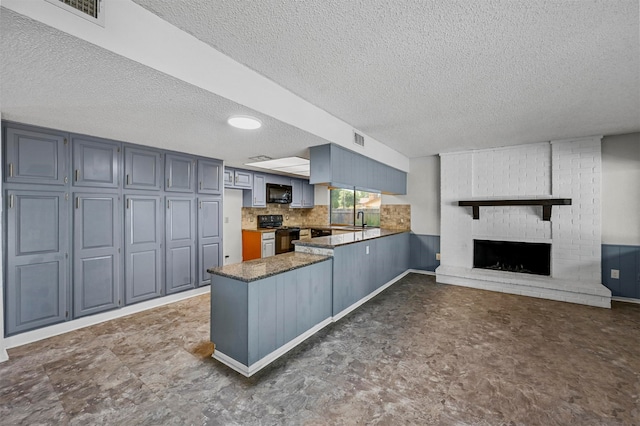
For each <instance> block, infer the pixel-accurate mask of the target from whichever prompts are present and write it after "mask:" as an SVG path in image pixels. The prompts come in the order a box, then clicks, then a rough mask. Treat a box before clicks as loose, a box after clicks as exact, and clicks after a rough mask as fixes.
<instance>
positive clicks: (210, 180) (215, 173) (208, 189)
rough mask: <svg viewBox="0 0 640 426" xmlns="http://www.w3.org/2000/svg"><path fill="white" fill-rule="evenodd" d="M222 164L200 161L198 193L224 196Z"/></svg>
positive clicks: (219, 162)
mask: <svg viewBox="0 0 640 426" xmlns="http://www.w3.org/2000/svg"><path fill="white" fill-rule="evenodd" d="M222 169H223V167H222V162H221V161H208V160H198V192H199V193H201V194H215V195H219V194H222V179H223V178H222Z"/></svg>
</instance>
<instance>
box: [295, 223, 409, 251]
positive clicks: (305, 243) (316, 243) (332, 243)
mask: <svg viewBox="0 0 640 426" xmlns="http://www.w3.org/2000/svg"><path fill="white" fill-rule="evenodd" d="M404 232H409V231H405V230H397V229H384V228H369V229H366V228H365V229H364V230H360V231H352V232H349V233H345V234H340V235H332V236H330V237H316V238H312V239H309V240H307V239H305V240H296V241H294V242H293V244H295V245H296V246H302V247H319V248H328V249H332V248H335V247H338V246H343V245H346V244H353V243H359V242H360V241H366V240H373V239H375V238H382V237H387V236H389V235H395V234H402V233H404Z"/></svg>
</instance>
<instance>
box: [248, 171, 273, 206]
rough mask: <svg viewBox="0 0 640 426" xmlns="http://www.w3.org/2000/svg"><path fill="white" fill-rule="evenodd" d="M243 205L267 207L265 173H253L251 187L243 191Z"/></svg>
mask: <svg viewBox="0 0 640 426" xmlns="http://www.w3.org/2000/svg"><path fill="white" fill-rule="evenodd" d="M243 192H244V194H243V199H242V206H243V207H267V180H266V177H265V175H260V174H254V175H253V189H252V190H251V191H243Z"/></svg>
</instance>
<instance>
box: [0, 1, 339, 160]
mask: <svg viewBox="0 0 640 426" xmlns="http://www.w3.org/2000/svg"><path fill="white" fill-rule="evenodd" d="M0 28H1V37H0V75H1V77H2V79H1V80H0V95H1V102H2V118H3V119H8V120H13V121H18V122H25V123H30V124H38V125H41V126H45V127H52V128H57V129H62V130H66V131H71V132H77V133H85V134H89V135H94V136H100V137H104V138H110V139H116V140H121V141H126V142H132V143H138V144H142V145H149V146H157V147H161V148H166V149H172V150H179V151H183V152H188V153H193V154H199V155H205V156H209V157H214V158H222V159H224V160H225V161H226V162H227V164H228V165H232V166H242V165H243V164H244V163H245V162H247V161H248V159H249V157H252V156H256V155H262V154H266V155H269V156H271V157H281V156H282V157H284V156H290V155H298V156H303V157H307V158H308V150H307V148H308V147H309V146H313V145H320V144H323V143H327V141H326V140H324V139H320V138H318V137H316V136H313V135H310V134H309V133H306V132H303V131H301V130H299V129H297V128H295V127H292V126H289V125H286V124H284V123H282V122H280V121H277V120H274V119H273V118H271V117H269V116H267V115H264V114H260V113H257V112H255V111H251V110H249V109H247V108H246V107H244V106H241V105H238V104H236V103H234V102H231V101H229V100H227V99H224V98H222V97H219V96H217V95H214V94H212V93H210V92H208V91H205V90H202V89H199V88H197V87H194V86H192V85H189V84H187V83H184V82H182V81H180V80H177V79H175V78H172V77H169V76H167V75H166V74H163V73H160V72H158V71H155V70H153V69H151V68H148V67H145V66H142V65H140V64H138V63H137V62H134V61H130V60H128V59H125V58H123V57H121V56H119V55H116V54H113V53H111V52H109V51H107V50H105V49H100V48H96V46H94V45H91V44H89V43H87V42H84V41H82V40H79V39H77V38H75V37H72V36H70V35H68V34H65V33H63V32H60V31H58V30H55V29H53V28H51V27H48V26H46V25H44V24H41V23H38V22H36V21H33V20H31V19H29V18H26V17H24V16H22V15H19V14H16V13H14V12H12V11H10V10H7V9H2V13H1V14H0ZM247 113H249V114H251V115H254V116H256V117H258V118H260V119H261V120H262V122H263V128H262V129H260V131H256V132H252V131H241V130H237V129H234V128H232V127H230V126H229V125H227V124H226V119H227V118H228V117H229V116H230V115H232V114H247Z"/></svg>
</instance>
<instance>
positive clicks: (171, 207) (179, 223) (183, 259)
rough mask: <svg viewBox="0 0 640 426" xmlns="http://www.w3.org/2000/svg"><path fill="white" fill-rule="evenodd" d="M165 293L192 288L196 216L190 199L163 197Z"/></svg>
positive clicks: (194, 269) (194, 268) (194, 281)
mask: <svg viewBox="0 0 640 426" xmlns="http://www.w3.org/2000/svg"><path fill="white" fill-rule="evenodd" d="M166 203H167V209H166V219H165V234H164V235H165V243H166V245H165V268H166V269H165V294H171V293H177V292H179V291H182V290H186V289H189V288H194V287H195V285H196V224H195V222H196V216H195V211H194V203H195V201H194V199H193V198H191V197H167V201H166Z"/></svg>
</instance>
